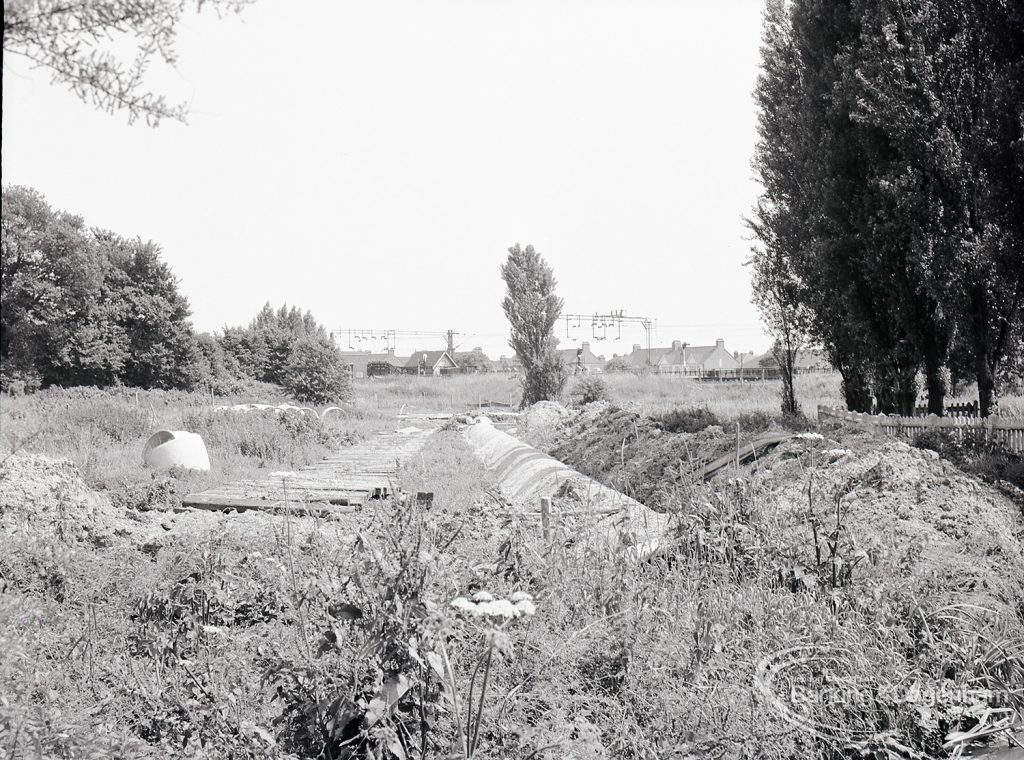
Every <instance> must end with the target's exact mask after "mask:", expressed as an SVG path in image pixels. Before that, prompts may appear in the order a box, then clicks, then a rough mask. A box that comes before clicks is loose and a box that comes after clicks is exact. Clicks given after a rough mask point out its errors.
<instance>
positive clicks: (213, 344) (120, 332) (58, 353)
mask: <svg viewBox="0 0 1024 760" xmlns="http://www.w3.org/2000/svg"><path fill="white" fill-rule="evenodd" d="M0 299H2V304H3V307H2V309H0V385H2V388H3V390H4V391H12V390H29V391H30V390H34V389H36V388H41V387H47V386H75V385H92V386H97V387H100V388H105V387H110V386H115V385H124V386H136V387H141V388H163V389H180V390H204V391H208V392H213V393H217V394H221V395H227V394H232V393H239V392H242V391H244V390H245V389H246V386H247V385H249V384H251V383H253V382H265V383H275V384H277V385H280V386H282V387H283V388H285V389H286V390H287V391H288V392H290V393H291V394H292V395H294V396H295V397H296V398H298V399H300V400H302V401H306V402H309V403H331V402H338V401H342V400H345V399H346V398H348V397H349V395H350V378H349V377H348V373H347V372H346V370H345V365H344V363H343V360H342V357H341V354H340V352H339V351H338V349H337V348H336V347H335V346H334V344H333V342H332V341H331V339H330V337H329V335H328V334H327V332H326V330H325V329H324V327H323V326H322V325H320V324H319V323H317V321H316V320H315V319H314V318H313V315H312V314H310V313H309V312H308V311H307V312H302V311H301V310H299V309H298V308H296V307H294V306H293V307H291V308H289V307H288V306H287V305H285V306H281V307H280V308H279V309H276V310H275V309H273V308H271V306H270V304H269V303H268V304H267V305H265V306H264V307H263V309H262V310H261V311H260V312H259V314H257V315H256V317H255V319H253V320H252V322H251V323H250V324H249V325H248V326H246V327H229V328H225V330H224V331H223V332H222V333H220V334H210V333H196V332H195V330H194V329H193V327H192V324H191V322H190V316H191V311H190V308H189V304H188V301H187V299H186V298H185V297H184V296H183V295H182V294H181V293H180V292H179V290H178V281H177V279H176V278H175V277H174V274H173V272H172V271H171V269H170V267H169V266H168V265H167V263H166V262H164V261H162V260H161V251H160V248H159V246H158V245H156V244H155V243H153V242H152V241H143V240H142V239H141V238H133V239H129V238H124V237H121V236H120V235H117V234H116V233H113V232H110V231H108V230H102V229H95V228H88V227H87V226H86V224H85V221H84V220H83V219H82V218H81V217H80V216H76V215H74V214H69V213H67V212H65V211H55V210H54V209H52V208H51V207H50V206H49V204H48V203H47V202H46V199H45V198H44V197H43V196H42V195H41V194H40V193H39V192H37V191H36V190H33V189H31V188H27V187H21V186H10V187H4V188H3V215H2V234H0Z"/></svg>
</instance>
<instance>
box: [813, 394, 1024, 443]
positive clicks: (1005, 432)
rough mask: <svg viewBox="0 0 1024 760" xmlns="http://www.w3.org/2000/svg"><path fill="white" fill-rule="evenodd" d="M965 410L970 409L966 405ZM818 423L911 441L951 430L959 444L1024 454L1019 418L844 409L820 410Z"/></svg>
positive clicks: (1023, 431) (1022, 424) (1023, 428)
mask: <svg viewBox="0 0 1024 760" xmlns="http://www.w3.org/2000/svg"><path fill="white" fill-rule="evenodd" d="M963 406H969V405H967V404H964V405H963ZM818 419H819V420H823V419H834V420H842V421H844V422H854V423H856V424H858V425H866V426H869V427H873V428H875V429H877V430H879V431H880V432H882V433H885V434H886V435H893V436H898V437H901V438H912V437H913V436H914V435H915V434H916V433H917V432H918V431H921V430H948V431H949V432H950V433H951V434H952V435H954V436H955V437H956V438H958V439H959V440H961V441H962V440H963V439H964V438H966V437H968V436H971V435H979V436H984V438H985V440H991V441H994V442H996V443H998V444H1001V445H1002V446H1004V447H1005V448H1007V449H1009V450H1010V451H1014V452H1017V453H1018V454H1019V453H1024V418H1019V417H969V416H953V417H936V416H935V415H929V416H927V417H898V416H896V415H888V414H863V413H861V412H848V411H847V410H845V409H838V408H830V407H827V406H819V407H818Z"/></svg>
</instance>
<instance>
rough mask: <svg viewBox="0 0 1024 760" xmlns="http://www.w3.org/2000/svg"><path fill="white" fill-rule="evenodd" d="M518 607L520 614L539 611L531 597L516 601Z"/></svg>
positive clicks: (530, 613)
mask: <svg viewBox="0 0 1024 760" xmlns="http://www.w3.org/2000/svg"><path fill="white" fill-rule="evenodd" d="M516 609H517V610H518V611H519V614H520V615H532V614H533V613H535V612H536V611H537V607H536V606H535V605H534V603H533V602H532V601H530V600H529V599H520V600H519V601H518V602H516Z"/></svg>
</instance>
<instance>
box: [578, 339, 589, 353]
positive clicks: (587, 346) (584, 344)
mask: <svg viewBox="0 0 1024 760" xmlns="http://www.w3.org/2000/svg"><path fill="white" fill-rule="evenodd" d="M580 347H581V348H582V349H583V353H586V352H587V351H589V350H590V343H589V342H588V341H583V343H582V344H581V346H580Z"/></svg>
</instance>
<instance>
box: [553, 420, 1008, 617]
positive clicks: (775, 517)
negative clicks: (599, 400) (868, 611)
mask: <svg viewBox="0 0 1024 760" xmlns="http://www.w3.org/2000/svg"><path fill="white" fill-rule="evenodd" d="M734 446H735V434H734V433H730V432H726V431H723V430H722V429H721V428H719V427H717V426H712V427H708V428H706V429H704V430H702V431H700V432H698V433H691V434H686V433H669V432H666V431H664V430H661V429H660V428H659V426H658V425H657V423H656V422H655V421H653V420H651V419H649V418H645V417H641V416H640V415H637V414H635V413H632V412H629V411H625V410H622V409H614V408H612V409H607V410H605V411H604V412H603V413H599V414H596V415H592V416H590V417H588V418H585V417H584V416H583V415H580V416H579V417H577V418H575V420H574V421H573V422H572V423H571V424H570V425H569V426H568V427H567V429H566V431H565V434H564V435H563V436H562V438H561V439H560V443H558V445H557V446H556V447H555V448H554V449H553V451H552V454H553V456H555V457H556V458H558V459H560V460H561V461H563V462H565V463H567V464H569V465H570V466H572V467H574V468H575V469H577V470H579V471H580V472H582V473H584V474H586V475H588V476H590V477H592V478H594V479H595V480H598V481H600V482H602V483H605V484H606V485H609V486H611V487H613V488H616V489H618V490H620V491H622V492H623V493H625V494H627V495H629V496H631V497H633V498H635V499H637V500H638V501H640V502H641V503H642V504H645V505H646V506H648V507H651V508H652V509H657V510H672V511H680V512H681V514H683V515H686V514H690V513H699V512H700V510H701V508H702V507H701V505H702V504H705V503H707V504H711V503H718V501H719V500H720V498H721V497H722V496H723V494H726V492H728V496H727V500H738V502H739V503H743V504H746V505H748V506H745V507H744V509H748V508H749V509H754V508H756V510H758V513H759V515H760V517H759V518H758V520H759V521H762V523H761V524H760V525H759V526H758V530H759V531H763V542H764V546H763V547H762V548H765V549H767V548H769V547H770V549H771V552H772V554H773V555H774V556H776V557H778V563H779V567H780V568H781V570H780V572H783V573H796V574H797V577H798V578H802V579H806V580H804V581H802V582H804V583H812V582H813V583H818V582H819V581H820V582H821V583H822V584H826V585H831V584H833V583H835V580H834V579H833V578H832V577H831V575H832V573H833V569H832V564H835V565H836V568H835V571H834V572H835V573H837V574H842V573H844V572H845V573H849V572H853V573H854V577H858V582H859V580H860V578H859V576H866V577H864V578H863V579H864V580H865V581H866V582H868V583H870V582H871V578H872V577H873V578H874V580H875V581H876V582H878V583H879V584H881V585H882V586H884V585H885V584H886V583H889V582H890V581H892V579H893V578H894V577H899V578H908V579H909V578H914V579H915V581H914V582H915V583H921V584H923V585H922V588H927V590H928V592H929V593H935V594H937V595H939V596H940V597H941V598H946V599H948V600H949V601H950V602H951V603H956V604H965V603H966V604H978V605H981V606H983V607H986V608H988V609H993V608H1001V609H1003V610H1004V611H1006V612H1008V613H1010V614H1011V616H1020V617H1021V618H1022V619H1024V606H1020V600H1019V596H1020V591H1019V589H1020V588H1021V587H1022V586H1024V543H1022V539H1024V515H1022V513H1021V507H1020V506H1019V505H1018V504H1015V503H1014V502H1013V501H1012V500H1011V499H1010V498H1008V497H1007V496H1006V495H1004V494H1003V493H1002V492H1000V491H999V490H998V489H996V488H993V487H991V486H989V485H987V484H985V483H983V482H981V481H979V480H977V479H975V478H973V477H971V476H969V475H967V474H965V473H964V472H962V471H961V470H960V469H958V468H957V467H956V466H955V465H953V464H952V463H950V462H948V461H946V460H944V459H940V458H939V456H938V455H937V454H936V453H935V452H933V451H928V450H922V449H917V448H914V447H911V446H909V445H907V444H906V443H903V442H901V441H897V440H894V439H891V438H885V437H881V436H877V435H874V434H871V433H866V432H864V431H863V430H860V429H857V430H846V429H841V430H836V431H829V432H828V433H827V435H821V434H818V433H802V434H800V435H798V436H796V437H794V438H793V439H792V440H790V441H787V442H784V443H782V444H781V445H779V446H778V447H777V448H775V449H774V450H771V451H769V452H767V453H766V454H765V455H763V456H762V457H760V459H759V460H757V461H755V462H753V463H751V464H748V465H745V466H742V467H741V468H740V470H739V471H737V470H736V469H734V468H733V467H728V468H726V469H724V470H723V471H721V473H720V474H718V475H716V476H715V477H714V478H712V479H711V480H710V481H709V482H707V483H704V482H703V481H702V480H701V479H699V478H698V477H696V473H695V468H696V467H697V466H698V465H699V464H700V463H701V462H704V461H709V460H712V459H714V458H716V457H719V456H721V455H722V454H725V453H727V452H730V451H732V450H734ZM737 476H739V477H738V478H737ZM737 489H738V490H737ZM837 515H838V517H837ZM836 537H838V540H837V539H836ZM830 541H831V542H833V543H836V549H835V551H836V557H837V558H838V559H837V560H836V562H835V563H832V562H831V559H830V557H829V554H830V551H831V550H830V547H829V544H830ZM822 557H824V559H822ZM850 563H854V564H855V565H856V567H855V568H851V567H850ZM822 568H825V570H824V571H823V570H822ZM822 572H825V574H827V575H829V576H830V577H828V578H819V577H818V576H819V575H820V574H821V573H822ZM883 579H885V580H884V581H883ZM798 585H799V584H798ZM1018 607H1019V609H1018Z"/></svg>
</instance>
